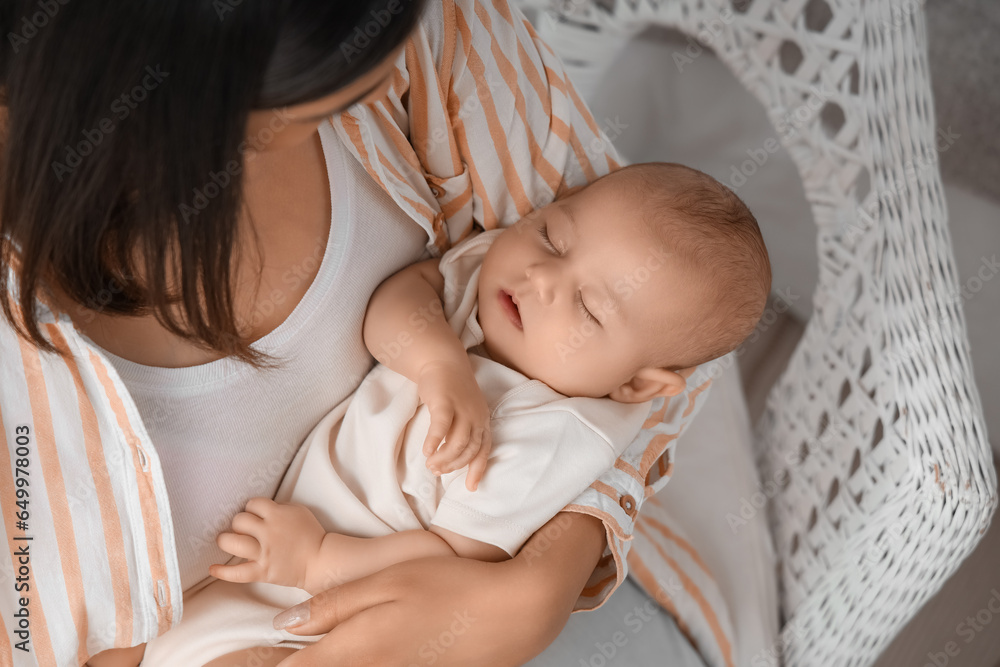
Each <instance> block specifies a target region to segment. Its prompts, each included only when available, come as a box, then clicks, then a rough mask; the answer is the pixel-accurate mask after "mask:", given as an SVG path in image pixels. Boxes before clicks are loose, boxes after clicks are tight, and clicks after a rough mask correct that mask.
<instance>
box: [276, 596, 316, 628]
mask: <svg viewBox="0 0 1000 667" xmlns="http://www.w3.org/2000/svg"><path fill="white" fill-rule="evenodd" d="M308 620H309V601H308V600H306V601H305V602H303V603H301V604H297V605H295V606H294V607H292V608H291V609H286V610H285V611H283V612H281V613H280V614H278V615H277V616H275V617H274V629H275V630H284V629H285V628H294V627H295V626H296V625H302V624H303V623H305V622H306V621H308Z"/></svg>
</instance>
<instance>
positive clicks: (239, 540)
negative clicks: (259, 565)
mask: <svg viewBox="0 0 1000 667" xmlns="http://www.w3.org/2000/svg"><path fill="white" fill-rule="evenodd" d="M215 543H216V544H218V545H219V548H220V549H222V550H223V551H225V552H226V553H230V554H232V555H234V556H238V557H240V558H247V559H249V560H257V559H258V558H259V557H260V542H258V541H257V540H256V539H254V538H252V537H250V536H249V535H240V534H238V533H219V536H218V537H217V538H215Z"/></svg>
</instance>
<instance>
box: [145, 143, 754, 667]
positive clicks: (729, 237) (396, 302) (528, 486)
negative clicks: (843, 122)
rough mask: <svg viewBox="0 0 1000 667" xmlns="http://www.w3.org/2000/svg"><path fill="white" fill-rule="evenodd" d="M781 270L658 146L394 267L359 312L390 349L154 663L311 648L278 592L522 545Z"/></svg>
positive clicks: (748, 321) (265, 503)
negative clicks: (281, 613) (285, 616)
mask: <svg viewBox="0 0 1000 667" xmlns="http://www.w3.org/2000/svg"><path fill="white" fill-rule="evenodd" d="M770 282H771V273H770V264H769V261H768V257H767V252H766V250H765V247H764V243H763V240H762V238H761V235H760V231H759V229H758V227H757V223H756V221H755V220H754V217H753V215H752V214H751V213H750V211H749V210H748V209H747V208H746V206H745V205H744V204H743V202H742V201H740V199H739V198H738V197H737V196H736V195H735V194H733V193H732V192H731V191H730V190H728V189H727V188H726V187H724V186H723V185H721V184H719V183H718V182H717V181H715V180H714V179H712V178H711V177H709V176H707V175H705V174H703V173H701V172H699V171H696V170H694V169H690V168H688V167H684V166H681V165H677V164H667V163H648V164H638V165H633V166H630V167H625V168H623V169H620V170H618V171H616V172H613V173H611V174H609V175H608V176H605V177H603V178H601V179H599V180H597V181H595V182H594V183H592V184H590V185H589V186H587V187H584V188H582V189H579V190H578V191H576V192H575V193H573V194H571V195H570V196H568V197H565V198H563V199H561V200H559V201H556V202H553V203H552V204H550V205H548V206H545V207H544V208H542V209H539V210H537V211H535V212H533V213H531V214H529V215H527V216H525V217H524V218H523V219H522V220H520V221H519V222H518V223H516V224H515V225H513V226H511V227H509V228H506V229H498V230H492V231H489V232H483V233H481V234H478V235H476V236H474V237H472V238H470V239H466V240H464V241H462V242H460V243H459V244H457V245H456V246H455V247H453V248H452V249H451V250H449V251H448V252H447V253H445V254H444V256H443V257H442V258H440V259H432V260H427V261H424V262H419V263H417V264H414V265H412V266H410V267H408V268H406V269H404V270H402V271H400V272H399V273H397V274H395V275H394V276H392V277H390V278H389V279H387V280H386V281H385V282H383V283H382V284H381V285H380V286H379V288H378V289H377V290H376V291H375V293H374V294H373V296H372V298H371V300H370V302H369V305H368V309H367V312H366V315H365V322H364V340H365V344H366V346H367V347H368V349H369V350H370V351H371V353H372V354H373V355H374V356H375V357H376V359H377V360H378V361H379V362H381V364H380V365H378V366H376V367H375V368H374V369H373V370H372V372H371V373H370V374H369V375H368V376H367V377H366V378H365V380H364V382H362V384H361V386H359V388H358V389H357V391H356V392H355V393H354V394H353V395H352V396H351V397H349V398H348V399H346V400H345V401H344V402H343V403H342V404H341V405H338V406H337V407H336V408H334V410H333V411H331V412H330V413H329V414H328V415H327V416H326V417H325V418H324V419H323V420H322V421H321V423H320V424H318V425H317V427H316V428H315V429H314V430H313V432H312V433H311V434H310V435H309V436H308V438H307V440H306V442H305V443H304V445H303V447H302V449H301V451H300V452H299V454H298V456H297V457H296V459H295V461H293V463H292V465H291V467H290V469H289V472H288V474H287V475H286V478H285V480H284V482H283V484H282V489H281V490H279V492H278V498H279V499H281V500H283V501H284V500H291V501H294V502H292V503H286V502H274V501H272V500H270V499H263V498H255V499H253V500H251V501H250V502H249V503H247V506H246V511H245V512H243V513H240V514H238V515H237V516H236V517H235V518H234V519H233V522H232V528H231V531H230V532H225V533H222V534H221V535H219V538H218V544H219V546H220V547H221V548H222V549H224V550H225V551H226V552H228V553H231V554H233V555H234V556H237V557H239V558H241V559H245V560H244V561H243V562H239V563H235V564H227V565H213V566H212V568H211V570H210V573H211V574H212V575H213V576H215V577H217V578H218V579H220V580H223V581H221V582H215V583H213V584H211V585H210V586H209V587H207V588H206V589H205V590H204V591H201V592H199V593H198V594H197V595H196V596H195V597H194V603H192V604H189V603H188V602H187V601H186V604H185V611H184V621H183V622H182V623H181V624H180V625H178V626H177V627H175V628H174V629H173V630H171V631H170V632H168V633H167V634H165V635H163V636H161V637H160V638H158V639H157V640H156V641H154V642H152V643H150V645H149V646H148V647H147V652H146V661H144V663H143V665H147V664H149V665H157V664H161V663H160V662H158V661H160V660H162V664H195V662H197V660H196V659H195V658H210V657H215V656H217V655H219V654H220V651H219V650H216V652H214V653H212V647H218V646H222V645H224V646H225V647H226V650H228V651H233V649H234V648H237V647H241V648H250V647H253V646H259V645H261V644H262V643H270V644H272V645H276V644H278V643H279V642H284V643H283V645H284V646H302V644H296V643H295V642H294V640H296V639H302V637H296V636H294V635H291V634H288V633H286V632H279V631H274V630H270V627H269V626H270V619H271V616H272V615H273V613H274V611H275V610H280V609H282V608H284V607H285V606H289V605H290V604H294V603H295V602H300V601H302V600H304V599H307V598H308V597H309V595H308V594H306V592H308V593H309V594H315V593H318V592H320V591H322V590H325V589H326V588H329V587H331V586H333V585H336V584H340V583H343V582H346V581H350V580H353V579H357V578H359V577H363V576H366V575H368V574H370V573H373V572H377V571H379V570H381V569H383V568H385V567H387V566H389V565H391V564H393V563H398V562H401V561H405V560H410V559H415V558H421V557H424V556H433V555H452V556H455V555H457V556H463V557H468V558H476V559H480V560H490V561H498V560H503V559H506V558H510V557H511V556H513V555H514V554H516V553H517V551H518V549H520V547H521V546H522V545H523V544H524V542H525V541H526V540H527V539H528V537H530V535H531V534H532V533H533V532H534V531H535V530H537V529H538V528H539V527H541V526H542V525H544V524H545V523H546V522H547V521H548V520H549V519H551V518H552V517H553V516H554V515H555V514H556V513H558V512H559V511H560V510H561V509H563V507H565V506H566V505H567V504H569V503H570V502H572V501H573V499H574V498H576V497H577V496H578V495H579V493H581V492H582V491H583V490H584V489H586V487H587V486H588V485H590V484H591V483H592V482H593V481H594V480H595V479H596V478H597V477H599V476H600V475H601V474H602V473H604V472H605V471H606V470H608V469H609V468H610V467H611V466H613V465H614V461H615V460H616V459H617V458H618V456H619V455H620V454H621V453H622V452H623V451H624V450H625V449H626V448H627V447H628V445H629V444H630V443H631V442H632V440H633V439H634V438H635V437H636V436H637V435H638V433H639V430H640V429H641V428H642V424H643V422H644V421H645V420H646V419H647V418H648V416H649V410H650V407H651V405H650V401H651V400H652V399H654V398H655V397H657V396H674V395H677V394H679V393H681V392H682V391H683V390H684V388H685V377H686V375H687V374H688V371H690V370H691V369H693V368H694V367H696V366H698V365H699V364H702V363H704V362H707V361H710V360H712V359H715V358H716V357H719V356H721V355H724V354H726V353H727V352H729V351H731V350H733V349H735V348H736V347H737V346H738V345H739V344H740V343H741V342H742V341H743V340H744V339H745V338H746V337H747V336H748V335H749V334H750V332H751V331H752V330H753V328H754V327H755V325H756V323H757V321H758V319H759V318H760V316H761V314H762V311H763V308H764V303H765V300H766V298H767V295H768V292H769V290H770ZM608 399H610V400H608ZM424 405H425V406H426V408H427V409H426V410H424V409H421V408H422V406H424ZM442 441H443V444H442ZM494 443H495V445H494ZM487 463H489V470H488V471H486V467H487ZM484 473H485V474H484ZM226 582H232V583H226ZM250 582H257V583H253V584H252V586H253V587H256V588H254V589H253V593H252V594H249V593H246V592H245V591H246V589H248V588H250V587H247V586H236V585H235V584H240V583H250ZM274 584H277V585H278V586H274ZM220 587H221V588H220ZM226 587H228V588H226ZM281 587H295V589H301V590H298V591H296V590H295V589H292V588H289V589H282V588H281ZM213 589H214V591H213ZM282 591H284V592H282ZM289 591H291V592H290V593H289ZM239 596H243V597H242V598H241V602H240V603H239V605H238V606H236V607H234V606H232V604H230V603H231V600H232V599H233V598H234V597H239ZM227 598H228V599H229V600H230V603H227V602H226V600H227ZM226 604H230V606H229V607H228V608H229V609H230V611H229V612H226V611H224V610H225V609H226V608H227V607H226ZM254 605H257V606H256V607H255V606H254ZM233 609H238V610H239V611H238V613H237V612H234V611H232V610H233ZM255 609H257V610H258V611H254V610H255ZM258 612H259V613H258ZM255 623H257V624H258V625H256V626H255V625H254V624H255ZM265 623H266V626H265V627H266V629H267V630H269V631H270V636H267V641H266V642H262V641H261V640H262V639H265V637H266V633H265V630H264V629H263V628H261V624H265ZM207 628H211V630H208V629H207ZM253 628H256V629H253ZM199 632H201V633H202V634H215V635H216V636H215V638H214V639H212V638H209V639H205V640H204V641H203V640H201V639H198V638H197V636H198V633H199ZM225 633H228V635H227V639H226V640H225V641H224V642H221V643H220V640H219V636H220V634H225ZM237 636H238V637H237ZM272 640H273V641H272ZM199 642H202V643H199ZM213 642H214V643H213ZM241 642H242V643H241ZM181 651H187V652H188V654H189V655H191V656H193V657H192V658H185V659H182V658H181V657H180V655H181V653H180V652H181ZM286 654H287V653H282V652H271V651H269V652H268V655H269V656H270V658H271V659H273V660H275V662H276V661H277V660H278V659H280V658H281V657H282V656H283V655H286ZM245 655H246V654H245V653H243V652H241V651H237V652H232V653H230V654H229V655H228V656H225V657H224V658H222V659H221V661H220V662H218V663H215V662H213V663H212V664H213V665H216V664H220V665H221V664H228V663H226V662H225V659H226V658H231V659H232V660H233V661H235V660H236V659H237V658H238V657H239V656H244V657H245ZM258 660H259V658H258ZM203 662H204V660H203V659H202V660H201V662H198V664H202V663H203ZM234 664H235V662H234ZM262 664H267V663H266V661H265V662H264V663H262Z"/></svg>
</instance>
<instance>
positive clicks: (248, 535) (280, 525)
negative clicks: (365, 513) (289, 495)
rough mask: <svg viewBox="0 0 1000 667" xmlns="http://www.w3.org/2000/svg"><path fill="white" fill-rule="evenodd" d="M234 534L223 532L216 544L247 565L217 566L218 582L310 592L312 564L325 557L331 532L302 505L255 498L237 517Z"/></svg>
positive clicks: (212, 568)
mask: <svg viewBox="0 0 1000 667" xmlns="http://www.w3.org/2000/svg"><path fill="white" fill-rule="evenodd" d="M232 531H233V532H230V533H219V537H218V538H216V543H217V544H218V545H219V548H220V549H222V550H223V551H225V552H227V553H231V554H232V555H234V556H238V557H240V558H246V559H247V562H245V563H239V564H236V565H212V566H210V567H209V568H208V573H209V574H211V575H212V576H213V577H217V578H219V579H223V580H225V581H233V582H236V583H247V582H251V581H265V582H267V583H271V584H279V585H281V586H296V587H298V588H303V589H304V588H305V587H306V581H307V579H308V576H307V575H308V570H309V564H310V563H311V562H313V560H314V559H316V557H317V556H318V554H319V550H320V546H321V545H322V543H323V538H324V536H325V535H326V531H325V530H323V526H321V525H320V523H319V521H317V520H316V517H315V516H313V513H312V512H310V511H309V510H308V509H307V508H305V507H303V506H302V505H286V504H281V503H276V502H274V501H273V500H271V499H270V498H251V499H250V500H249V501H248V502H247V506H246V511H245V512H240V513H239V514H237V515H236V516H235V517H233V525H232Z"/></svg>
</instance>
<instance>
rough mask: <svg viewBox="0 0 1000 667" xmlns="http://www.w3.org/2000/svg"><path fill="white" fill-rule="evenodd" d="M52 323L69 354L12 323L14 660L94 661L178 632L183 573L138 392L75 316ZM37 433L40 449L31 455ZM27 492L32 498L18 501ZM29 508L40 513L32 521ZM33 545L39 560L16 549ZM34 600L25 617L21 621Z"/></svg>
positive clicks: (4, 421) (7, 398)
mask: <svg viewBox="0 0 1000 667" xmlns="http://www.w3.org/2000/svg"><path fill="white" fill-rule="evenodd" d="M43 329H44V331H45V332H46V334H47V335H48V336H49V338H50V339H51V340H52V342H53V344H55V346H56V347H57V348H58V349H59V350H61V351H65V352H67V357H66V358H65V359H62V358H60V357H58V356H56V355H49V354H44V355H43V354H41V353H39V351H38V350H37V349H36V348H34V347H33V346H30V345H28V344H27V343H25V342H24V341H23V340H20V339H18V338H17V337H16V336H15V334H14V332H13V331H12V330H11V329H9V328H7V327H6V326H3V327H0V350H2V353H3V355H2V365H0V378H2V382H0V433H2V436H3V439H4V441H5V444H6V451H7V454H8V455H7V456H6V457H0V505H2V512H3V517H2V519H0V526H2V529H3V532H4V535H5V537H6V540H5V541H6V544H7V546H8V549H7V553H6V554H4V556H3V557H2V558H0V580H3V584H4V585H2V586H0V615H2V618H3V622H4V630H5V633H4V637H3V640H2V642H0V649H2V653H0V664H17V665H36V664H37V665H70V664H72V665H80V664H83V663H84V662H85V661H86V660H87V659H88V658H89V657H90V656H91V655H93V654H95V653H97V652H99V651H102V650H105V649H108V648H113V647H115V646H131V645H133V644H136V643H139V642H142V641H146V640H148V639H151V638H152V637H155V636H156V635H157V634H159V633H160V632H163V631H165V630H167V629H168V628H169V627H170V626H171V625H172V624H173V623H174V622H175V621H176V620H177V619H178V618H179V614H180V608H179V606H174V605H172V604H171V599H178V600H179V599H180V596H181V592H180V577H179V573H178V571H177V565H176V557H175V556H174V553H173V537H172V533H171V531H172V524H171V523H170V520H169V508H168V506H167V504H166V493H165V489H164V488H163V485H162V479H161V478H160V473H159V464H158V461H157V459H156V458H155V455H154V454H153V453H151V452H150V451H142V453H141V454H140V448H141V447H143V445H141V444H140V442H141V438H140V437H139V436H137V435H136V434H135V431H137V430H138V431H139V432H140V433H142V435H143V436H145V432H144V430H142V428H141V424H138V413H137V411H136V410H135V408H134V406H132V404H131V400H130V399H127V397H126V399H122V397H121V394H122V393H124V387H123V386H122V385H121V383H120V382H118V381H116V380H113V379H112V378H111V375H110V373H109V371H108V367H107V366H105V362H104V361H103V360H102V359H100V358H99V357H98V356H97V355H95V354H94V353H93V352H91V353H89V354H86V353H85V352H84V351H83V349H82V348H81V347H80V343H79V341H78V338H77V334H76V332H75V330H74V329H73V328H72V325H71V324H70V323H69V322H68V321H61V322H51V321H50V322H47V323H45V324H44V326H43ZM126 405H127V406H129V407H126ZM19 435H20V436H22V437H21V439H20V440H19V439H18V436H19ZM25 442H27V443H28V444H27V445H26V446H27V450H28V455H27V456H25V457H22V456H18V454H19V453H24V450H23V449H21V450H19V449H18V447H17V444H18V443H25ZM130 443H131V444H130ZM147 449H151V448H149V447H147ZM17 468H20V469H21V470H20V471H18V470H17ZM18 478H24V479H27V480H28V484H27V485H23V483H19V482H18V481H17V479H18ZM19 484H22V485H21V486H19ZM19 488H20V489H24V490H26V491H27V495H24V492H23V491H22V495H21V496H20V497H18V489H19ZM19 500H20V501H21V503H22V504H21V505H18V504H17V503H18V501H19ZM19 511H27V516H28V518H27V520H26V522H25V524H26V525H24V524H19V523H18V521H17V519H19V517H18V516H17V515H15V512H19ZM26 538H30V540H28V539H26ZM24 544H27V545H28V549H29V554H30V556H29V558H28V559H27V563H25V562H23V560H20V559H17V558H15V557H14V554H16V553H17V552H18V551H17V550H18V548H19V547H22V545H24ZM22 548H23V547H22ZM22 568H23V569H22ZM15 583H17V584H26V587H24V586H21V587H19V588H20V590H18V589H16V588H15ZM22 597H23V598H25V601H26V602H27V608H28V618H27V621H25V622H24V623H23V624H22V623H21V622H20V621H21V619H20V618H16V617H15V616H14V614H15V613H17V611H18V610H19V609H20V608H21V604H20V602H21V600H20V598H22ZM18 630H20V631H22V632H25V633H30V634H18V633H17V631H18ZM25 640H27V643H24V642H25ZM22 647H23V648H26V649H28V650H22Z"/></svg>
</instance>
